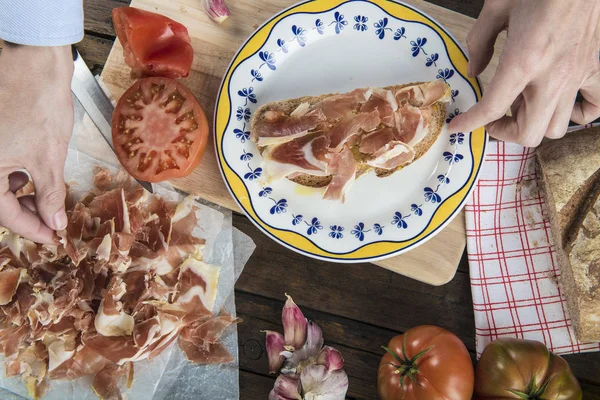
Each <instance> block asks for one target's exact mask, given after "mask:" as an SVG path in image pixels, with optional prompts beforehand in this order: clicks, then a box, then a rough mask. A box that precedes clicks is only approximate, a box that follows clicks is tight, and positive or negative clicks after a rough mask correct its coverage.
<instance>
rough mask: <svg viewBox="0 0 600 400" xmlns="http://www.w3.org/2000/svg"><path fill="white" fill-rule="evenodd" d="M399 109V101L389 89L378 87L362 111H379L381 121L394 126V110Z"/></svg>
mask: <svg viewBox="0 0 600 400" xmlns="http://www.w3.org/2000/svg"><path fill="white" fill-rule="evenodd" d="M397 109H398V103H397V102H396V99H395V98H394V95H393V94H392V92H391V91H389V90H384V89H377V90H374V91H373V95H372V96H371V98H370V99H369V101H367V102H366V103H365V104H363V106H362V107H361V108H360V112H361V113H370V112H372V111H377V112H378V113H379V118H380V119H381V122H382V123H383V124H384V125H386V126H394V112H395V111H396V110H397Z"/></svg>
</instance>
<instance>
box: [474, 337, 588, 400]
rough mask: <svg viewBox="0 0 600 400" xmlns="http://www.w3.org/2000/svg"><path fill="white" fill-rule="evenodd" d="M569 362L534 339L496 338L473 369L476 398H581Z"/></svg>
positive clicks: (554, 399)
mask: <svg viewBox="0 0 600 400" xmlns="http://www.w3.org/2000/svg"><path fill="white" fill-rule="evenodd" d="M581 396H582V394H581V387H580V386H579V382H577V378H575V376H574V375H573V372H571V368H570V367H569V364H567V362H566V361H565V360H564V359H562V358H561V357H559V356H557V355H555V354H553V353H551V352H550V350H548V349H547V348H546V346H544V344H543V343H541V342H538V341H535V340H523V339H513V338H506V339H498V340H496V341H495V342H492V343H490V344H488V345H487V346H486V348H485V350H484V351H483V354H482V355H481V359H480V360H479V362H478V363H477V368H476V369H475V398H476V399H478V400H488V399H489V400H510V399H540V400H543V399H552V400H581V398H582V397H581Z"/></svg>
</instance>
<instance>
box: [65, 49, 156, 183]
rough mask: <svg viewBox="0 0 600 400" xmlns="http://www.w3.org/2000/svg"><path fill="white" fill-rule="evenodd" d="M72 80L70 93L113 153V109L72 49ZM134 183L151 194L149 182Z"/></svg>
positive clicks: (75, 51) (78, 55)
mask: <svg viewBox="0 0 600 400" xmlns="http://www.w3.org/2000/svg"><path fill="white" fill-rule="evenodd" d="M73 62H74V65H75V67H74V70H73V80H72V81H71V91H72V92H73V94H74V95H75V97H76V98H77V100H78V101H79V103H80V104H81V106H82V107H83V109H84V110H85V112H86V113H87V114H88V115H89V117H90V119H91V120H92V122H93V123H94V125H96V127H97V128H98V130H99V131H100V133H101V134H102V137H104V140H106V142H107V143H108V145H109V146H110V148H111V149H113V151H114V150H115V147H114V145H113V141H112V133H111V131H112V128H111V123H110V121H112V114H113V111H114V107H113V105H112V103H111V102H110V99H109V98H108V97H107V96H106V94H105V93H104V90H102V87H101V86H100V84H99V83H98V81H97V80H96V78H94V75H93V74H92V72H91V71H90V70H89V68H88V67H87V65H86V64H85V61H83V59H82V58H81V55H80V54H79V52H78V51H77V50H76V49H75V48H74V47H73ZM136 181H137V182H138V183H139V184H140V185H141V186H142V187H143V188H144V189H146V190H147V191H149V192H150V193H153V190H152V184H151V183H150V182H146V181H141V180H139V179H136Z"/></svg>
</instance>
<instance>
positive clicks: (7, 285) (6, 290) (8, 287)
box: [0, 267, 21, 306]
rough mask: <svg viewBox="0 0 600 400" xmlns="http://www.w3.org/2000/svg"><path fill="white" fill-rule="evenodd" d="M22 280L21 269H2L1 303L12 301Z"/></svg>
mask: <svg viewBox="0 0 600 400" xmlns="http://www.w3.org/2000/svg"><path fill="white" fill-rule="evenodd" d="M20 282H21V269H18V268H12V267H8V268H4V269H3V270H2V271H0V305H2V306H4V305H7V304H8V303H10V301H11V300H12V298H13V296H14V295H15V293H16V292H17V288H18V287H19V283H20Z"/></svg>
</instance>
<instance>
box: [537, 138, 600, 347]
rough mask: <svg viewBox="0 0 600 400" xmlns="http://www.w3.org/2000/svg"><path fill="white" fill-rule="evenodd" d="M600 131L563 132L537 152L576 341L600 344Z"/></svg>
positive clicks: (543, 193) (546, 205)
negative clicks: (561, 137) (559, 137)
mask: <svg viewBox="0 0 600 400" xmlns="http://www.w3.org/2000/svg"><path fill="white" fill-rule="evenodd" d="M599 149H600V129H588V130H584V131H580V132H576V133H570V134H567V136H565V137H564V138H563V139H560V140H555V141H551V142H547V143H545V144H543V145H542V146H540V147H539V148H538V149H537V152H536V165H537V172H538V181H539V187H540V191H541V194H542V196H543V197H544V203H545V209H546V211H547V213H548V216H549V218H550V227H551V232H552V238H553V242H554V245H555V250H556V255H557V259H558V263H559V267H560V271H561V277H560V283H561V285H562V288H563V291H564V293H565V297H566V299H567V306H568V308H569V312H570V315H571V319H572V321H573V325H574V328H575V331H576V334H577V337H578V339H579V340H580V341H598V340H600V235H599V233H600V220H599V219H598V216H599V215H600V200H599V195H600V152H599V151H598V150H599Z"/></svg>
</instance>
